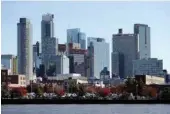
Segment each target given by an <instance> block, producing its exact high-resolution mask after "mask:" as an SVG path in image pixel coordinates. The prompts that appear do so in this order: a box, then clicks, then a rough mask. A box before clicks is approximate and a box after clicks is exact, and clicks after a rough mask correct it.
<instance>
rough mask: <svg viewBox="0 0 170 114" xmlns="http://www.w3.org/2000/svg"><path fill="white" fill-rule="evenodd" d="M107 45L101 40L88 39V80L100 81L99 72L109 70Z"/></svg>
mask: <svg viewBox="0 0 170 114" xmlns="http://www.w3.org/2000/svg"><path fill="white" fill-rule="evenodd" d="M109 56H110V55H109V43H106V41H105V39H103V38H93V37H89V38H88V60H87V61H88V62H89V63H88V69H87V72H88V73H87V75H88V78H93V79H94V78H97V79H100V72H101V71H102V70H103V69H104V68H107V69H110V62H109V61H110V59H109Z"/></svg>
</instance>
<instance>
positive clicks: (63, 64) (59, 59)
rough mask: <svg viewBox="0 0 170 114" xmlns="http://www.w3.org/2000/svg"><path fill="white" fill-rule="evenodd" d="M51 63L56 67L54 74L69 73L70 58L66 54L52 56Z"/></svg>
mask: <svg viewBox="0 0 170 114" xmlns="http://www.w3.org/2000/svg"><path fill="white" fill-rule="evenodd" d="M49 62H50V64H53V65H54V66H55V67H54V68H55V69H54V70H55V73H54V76H56V75H58V74H69V58H68V57H67V56H65V55H56V56H52V57H51V58H50V60H49Z"/></svg>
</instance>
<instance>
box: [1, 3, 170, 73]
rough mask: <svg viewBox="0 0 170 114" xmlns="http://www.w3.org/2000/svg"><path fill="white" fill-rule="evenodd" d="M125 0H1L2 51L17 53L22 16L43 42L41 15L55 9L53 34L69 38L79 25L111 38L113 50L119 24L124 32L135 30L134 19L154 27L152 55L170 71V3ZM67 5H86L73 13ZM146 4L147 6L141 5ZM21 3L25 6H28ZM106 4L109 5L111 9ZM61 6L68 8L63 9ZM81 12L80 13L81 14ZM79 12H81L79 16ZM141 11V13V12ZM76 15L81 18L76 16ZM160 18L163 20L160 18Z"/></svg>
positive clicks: (93, 34) (90, 32)
mask: <svg viewBox="0 0 170 114" xmlns="http://www.w3.org/2000/svg"><path fill="white" fill-rule="evenodd" d="M125 3H126V4H124V3H122V4H121V2H111V3H110V2H84V3H83V2H81V3H80V2H48V3H47V2H45V4H48V5H50V7H48V8H45V4H44V2H27V3H26V2H2V42H3V43H2V46H1V48H2V50H1V51H2V54H8V53H9V54H14V55H16V53H17V27H16V23H17V21H18V19H19V18H21V17H26V18H28V19H30V21H31V23H32V25H33V44H35V42H36V41H40V42H41V17H42V15H43V14H45V13H52V14H54V16H55V18H54V23H55V24H54V28H55V31H54V34H55V37H56V38H58V39H59V43H65V42H66V40H67V37H66V35H67V34H66V30H67V29H70V28H80V29H81V30H82V31H83V32H84V33H86V35H87V37H102V38H105V39H106V42H110V52H111V51H112V48H111V47H112V45H111V40H112V35H113V34H116V33H117V30H118V28H123V30H124V31H125V32H124V33H133V25H134V24H135V23H141V24H147V25H149V26H150V27H151V57H152V58H158V59H163V61H164V62H163V63H164V68H165V69H167V70H168V71H170V62H169V58H168V57H169V56H170V54H169V53H168V52H167V51H166V50H167V49H170V46H169V45H168V42H170V39H168V37H170V34H168V25H170V22H168V20H169V19H170V16H168V10H169V8H168V4H167V3H163V2H162V3H158V2H154V3H152V4H151V3H147V2H144V3H142V4H139V2H131V3H132V4H130V3H127V2H125ZM54 4H55V5H56V6H59V7H58V9H59V10H57V11H58V12H57V11H56V12H54V11H55V9H57V7H56V6H55V5H54ZM84 4H85V5H84ZM30 5H33V6H31V7H33V8H31V9H29V10H26V9H27V8H26V7H29V6H30ZM67 6H70V7H71V8H70V9H72V11H73V12H74V10H76V9H78V8H79V7H80V8H81V7H82V6H83V8H81V10H80V11H77V12H75V13H73V15H72V11H70V10H69V8H68V7H67ZM87 6H88V9H87V10H89V11H91V12H88V11H86V10H85V7H86V8H87ZM109 6H110V7H109ZM114 6H116V8H117V9H116V10H113V14H112V11H110V12H107V11H109V10H111V9H112V8H111V7H114ZM131 6H134V7H136V9H137V12H135V11H133V10H135V8H131ZM137 6H138V7H139V8H138V7H137ZM144 6H145V9H143V8H142V7H144ZM22 7H25V9H24V8H22ZM101 7H105V8H103V9H102V10H100V8H101ZM107 7H109V8H110V9H109V8H107ZM122 7H124V9H121V8H122ZM34 8H37V10H35V9H34ZM43 8H44V9H43ZM62 8H65V9H64V10H63V9H62ZM95 8H97V9H99V11H96V10H95ZM21 9H22V10H21ZM32 9H34V10H35V12H32V11H31V10H32ZM113 9H114V8H113ZM40 10H41V11H40ZM126 10H127V13H128V12H130V13H129V17H130V18H129V17H128V16H127V15H125V14H126V13H123V12H125V11H126ZM142 10H145V11H147V13H146V14H141V13H140V12H143V11H142ZM152 10H153V11H152ZM78 12H79V13H80V12H81V13H80V14H79V13H78ZM83 12H84V14H86V16H87V17H88V18H86V16H85V17H84V15H82V13H83ZM87 12H88V14H87ZM114 12H115V14H117V15H118V17H120V18H115V17H116V16H117V15H114ZM94 13H95V14H96V15H97V16H94V15H93V14H94ZM119 13H120V14H122V13H123V14H124V15H123V16H122V15H119ZM131 13H132V14H131ZM9 14H10V16H9ZM65 14H66V15H67V16H66V15H65ZM77 14H79V15H80V16H77ZM108 14H110V15H108ZM111 14H112V15H111ZM134 14H136V15H137V16H136V17H134ZM139 14H141V16H140V15H139ZM156 15H159V16H157V18H154V17H156ZM65 16H66V17H67V18H68V19H67V18H66V17H65ZM92 16H93V17H92ZM132 16H133V17H132ZM138 16H139V17H138ZM76 17H77V18H80V19H77V18H76ZM89 17H91V18H89ZM137 17H138V18H137ZM6 18H7V19H6ZM114 18H115V19H114ZM149 18H152V19H153V18H154V21H152V19H151V20H150V19H149ZM133 19H134V20H133ZM111 20H112V21H111ZM160 20H162V21H161V22H160ZM103 21H104V22H103ZM107 21H108V22H107ZM82 22H83V23H82ZM88 23H90V24H88ZM9 28H10V29H9ZM166 28H167V29H166ZM9 30H10V34H8V33H9ZM103 31H104V32H103ZM162 37H163V38H164V40H162V39H163V38H162ZM86 40H87V39H86ZM14 42H16V43H14ZM160 43H161V44H160ZM6 45H9V46H6ZM10 45H13V46H14V47H15V48H11V47H10ZM160 46H161V47H160ZM6 47H8V48H6Z"/></svg>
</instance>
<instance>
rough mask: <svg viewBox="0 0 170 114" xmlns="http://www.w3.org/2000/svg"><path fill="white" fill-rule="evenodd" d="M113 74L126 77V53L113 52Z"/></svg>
mask: <svg viewBox="0 0 170 114" xmlns="http://www.w3.org/2000/svg"><path fill="white" fill-rule="evenodd" d="M111 60H112V75H117V76H119V77H120V78H121V79H122V78H124V75H125V74H124V72H125V71H124V65H125V64H124V55H123V54H122V53H120V52H112V55H111Z"/></svg>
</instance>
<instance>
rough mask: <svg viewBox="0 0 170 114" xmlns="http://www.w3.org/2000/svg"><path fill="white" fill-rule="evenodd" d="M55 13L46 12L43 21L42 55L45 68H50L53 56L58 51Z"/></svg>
mask: <svg viewBox="0 0 170 114" xmlns="http://www.w3.org/2000/svg"><path fill="white" fill-rule="evenodd" d="M53 19H54V15H53V14H44V15H43V16H42V21H41V49H42V50H41V51H42V53H41V56H42V64H44V65H45V69H46V70H47V69H49V67H50V64H49V60H50V58H51V56H53V55H56V54H57V53H58V39H56V38H55V37H54V22H53Z"/></svg>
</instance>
